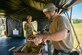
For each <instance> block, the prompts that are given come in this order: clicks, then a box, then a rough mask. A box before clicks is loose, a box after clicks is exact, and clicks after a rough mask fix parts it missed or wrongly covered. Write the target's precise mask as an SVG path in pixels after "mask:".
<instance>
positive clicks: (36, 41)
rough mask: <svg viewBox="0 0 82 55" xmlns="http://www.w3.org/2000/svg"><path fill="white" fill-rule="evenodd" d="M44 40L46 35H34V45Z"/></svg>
mask: <svg viewBox="0 0 82 55" xmlns="http://www.w3.org/2000/svg"><path fill="white" fill-rule="evenodd" d="M45 41H46V35H36V38H35V40H34V43H35V45H39V44H41V43H42V42H44V43H45Z"/></svg>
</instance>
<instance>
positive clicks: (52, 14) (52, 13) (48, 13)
mask: <svg viewBox="0 0 82 55" xmlns="http://www.w3.org/2000/svg"><path fill="white" fill-rule="evenodd" d="M44 14H45V15H46V17H47V18H48V19H49V20H50V18H51V17H53V16H54V15H55V11H52V12H45V13H44Z"/></svg>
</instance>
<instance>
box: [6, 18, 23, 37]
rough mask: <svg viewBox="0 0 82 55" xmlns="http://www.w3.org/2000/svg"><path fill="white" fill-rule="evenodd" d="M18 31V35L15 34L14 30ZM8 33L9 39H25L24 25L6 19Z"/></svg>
mask: <svg viewBox="0 0 82 55" xmlns="http://www.w3.org/2000/svg"><path fill="white" fill-rule="evenodd" d="M14 29H17V30H18V34H17V35H15V34H13V30H14ZM6 31H7V36H8V37H24V34H23V24H22V22H20V21H18V20H12V19H9V18H7V19H6Z"/></svg>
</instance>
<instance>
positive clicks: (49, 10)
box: [43, 3, 57, 19]
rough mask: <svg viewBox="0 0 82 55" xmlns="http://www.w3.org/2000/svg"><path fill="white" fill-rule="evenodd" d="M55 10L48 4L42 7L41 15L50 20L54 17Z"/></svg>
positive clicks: (53, 6) (51, 4)
mask: <svg viewBox="0 0 82 55" xmlns="http://www.w3.org/2000/svg"><path fill="white" fill-rule="evenodd" d="M56 9H57V7H56V6H55V5H54V4H53V3H49V4H47V5H46V6H45V7H44V9H43V13H44V14H45V15H46V17H48V19H50V18H51V17H52V16H53V15H55V10H56Z"/></svg>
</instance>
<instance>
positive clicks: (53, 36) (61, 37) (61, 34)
mask: <svg viewBox="0 0 82 55" xmlns="http://www.w3.org/2000/svg"><path fill="white" fill-rule="evenodd" d="M67 32H68V30H67V29H63V30H60V31H58V32H56V33H53V34H49V35H46V38H45V37H44V40H52V41H61V40H64V39H65V38H66V37H67Z"/></svg>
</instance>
